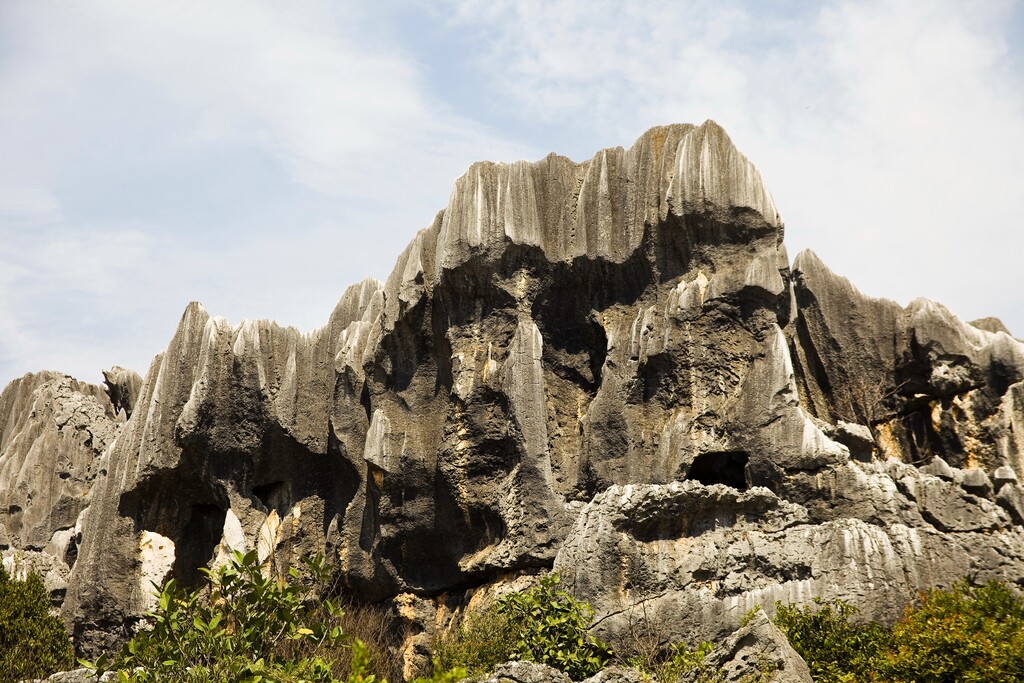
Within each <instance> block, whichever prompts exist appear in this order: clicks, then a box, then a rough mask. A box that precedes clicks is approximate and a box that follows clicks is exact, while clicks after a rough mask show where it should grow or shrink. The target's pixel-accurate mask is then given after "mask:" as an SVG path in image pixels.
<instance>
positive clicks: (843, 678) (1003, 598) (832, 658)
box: [775, 581, 1024, 683]
mask: <svg viewBox="0 0 1024 683" xmlns="http://www.w3.org/2000/svg"><path fill="white" fill-rule="evenodd" d="M856 612H857V610H856V608H854V607H852V606H850V605H848V604H846V603H844V602H842V601H840V600H835V601H833V602H823V601H821V600H815V605H813V606H808V607H787V606H785V605H781V604H776V616H775V623H776V624H777V625H778V626H779V628H781V629H782V630H783V632H785V634H786V636H787V638H789V642H790V644H792V645H793V649H795V650H796V651H797V652H798V653H799V654H800V655H801V656H802V657H803V658H804V660H805V661H806V662H807V665H808V666H809V667H810V669H811V675H812V677H813V678H814V680H815V682H816V683H832V682H841V683H851V682H857V683H861V682H863V681H878V682H879V683H881V682H885V683H1011V682H1012V683H1020V682H1021V681H1024V601H1022V600H1021V598H1020V597H1019V595H1018V594H1016V593H1014V592H1013V591H1012V590H1011V589H1009V588H1008V587H1007V586H1005V585H1004V584H1002V583H999V582H993V583H988V584H984V585H972V584H970V583H969V582H966V581H961V582H959V583H957V584H956V585H955V586H954V587H953V588H951V589H948V590H942V589H934V590H931V591H926V592H924V593H922V594H921V596H920V599H919V601H918V603H917V604H914V605H910V606H908V607H907V608H906V611H905V613H904V616H903V618H902V619H901V620H900V621H898V622H897V623H896V625H895V626H894V627H893V628H892V630H891V631H890V630H887V629H885V628H884V627H882V626H880V625H879V624H875V623H867V624H861V625H855V624H851V623H850V617H852V616H853V615H855V614H856Z"/></svg>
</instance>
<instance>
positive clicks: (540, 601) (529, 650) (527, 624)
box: [434, 574, 612, 681]
mask: <svg viewBox="0 0 1024 683" xmlns="http://www.w3.org/2000/svg"><path fill="white" fill-rule="evenodd" d="M558 582H559V579H558V575H557V574H550V575H548V576H545V577H543V578H541V580H540V583H539V584H538V585H536V586H534V587H533V588H531V589H529V590H526V591H523V592H521V593H513V594H511V595H506V596H504V597H502V598H500V599H499V600H497V601H496V602H495V603H494V604H493V605H491V606H490V607H488V608H487V609H484V610H482V611H480V612H476V613H473V614H470V615H468V616H467V617H466V618H465V619H464V620H463V622H462V624H461V625H460V626H459V627H457V628H456V629H454V630H453V631H451V632H450V633H448V634H446V635H444V636H441V637H439V638H438V639H437V641H436V642H435V644H434V648H435V654H436V656H437V663H436V664H435V667H436V668H440V669H441V670H444V669H450V668H453V667H461V668H464V669H465V670H466V671H467V672H468V673H469V674H470V675H480V674H484V673H487V672H489V671H491V670H492V669H493V668H494V667H495V666H496V665H498V664H500V663H502V662H506V661H509V660H511V659H522V660H526V661H530V662H537V663H538V664H547V665H548V666H551V667H554V668H556V669H560V670H561V671H564V672H565V673H566V674H568V675H569V677H570V678H572V679H573V680H576V681H578V680H582V679H584V678H587V677H588V676H592V675H593V674H595V673H597V672H598V671H600V670H601V669H602V668H603V667H604V666H605V665H606V664H607V663H608V662H609V660H610V659H611V657H612V652H611V649H610V648H609V647H608V646H607V645H605V644H604V643H602V642H601V641H599V640H598V639H596V638H594V637H593V636H591V635H590V634H589V633H588V632H587V629H588V628H589V627H590V625H591V621H592V620H593V615H594V613H593V610H591V608H590V606H589V605H587V604H586V603H584V602H581V601H579V600H577V599H576V598H574V597H573V596H571V595H569V594H568V593H566V592H565V591H563V590H560V589H559V588H558Z"/></svg>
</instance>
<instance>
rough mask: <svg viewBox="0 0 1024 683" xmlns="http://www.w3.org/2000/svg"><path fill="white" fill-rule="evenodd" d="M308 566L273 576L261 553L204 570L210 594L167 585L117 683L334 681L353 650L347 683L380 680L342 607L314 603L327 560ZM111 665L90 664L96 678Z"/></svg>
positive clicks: (131, 645) (121, 658)
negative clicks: (335, 663)
mask: <svg viewBox="0 0 1024 683" xmlns="http://www.w3.org/2000/svg"><path fill="white" fill-rule="evenodd" d="M306 566H307V569H308V576H307V577H303V576H300V573H299V572H298V571H297V570H295V569H294V568H292V569H291V570H290V571H289V575H288V576H287V577H267V576H264V575H263V573H262V572H261V570H260V566H259V562H258V561H257V556H256V551H255V550H254V551H251V552H249V553H247V554H244V555H243V554H241V553H237V552H236V553H235V554H234V555H233V557H232V558H231V560H230V562H229V563H228V564H227V565H225V566H223V567H221V568H219V569H217V570H216V571H206V570H204V571H206V574H207V577H208V579H209V585H208V587H207V588H206V589H205V590H197V591H193V592H185V591H183V590H181V589H179V588H178V586H177V584H176V582H175V581H174V580H173V579H172V580H170V581H168V582H167V584H166V585H165V586H164V588H163V590H162V591H161V592H160V599H159V606H158V607H157V609H156V610H155V611H154V612H152V613H151V614H150V615H149V616H150V618H151V620H152V628H151V629H149V630H143V631H140V632H139V633H137V634H136V635H135V637H133V638H132V639H131V640H130V641H129V642H128V643H127V644H126V645H125V646H124V648H123V649H122V650H121V653H120V654H119V655H118V656H117V657H116V659H115V663H114V664H115V666H114V668H115V669H116V670H117V672H118V680H120V681H122V682H123V683H128V681H134V682H138V683H150V682H153V683H156V682H163V681H174V682H177V681H182V682H186V681H187V682H188V683H221V682H222V681H235V682H238V683H259V682H261V681H267V682H276V683H300V682H301V683H335V680H336V679H335V678H334V676H333V671H332V661H331V660H332V658H336V657H337V656H339V655H340V654H342V653H346V654H348V655H349V659H350V665H349V674H348V677H347V681H348V682H349V683H373V681H374V680H375V677H374V676H373V675H370V674H369V673H368V669H369V667H370V661H369V653H368V650H367V648H366V646H365V645H364V644H363V643H362V642H361V641H359V640H357V639H352V638H350V637H349V636H348V635H347V634H346V633H345V632H344V631H343V630H342V628H341V626H340V625H337V622H338V621H339V620H340V618H341V610H340V609H339V608H338V607H337V606H336V604H335V603H334V602H332V601H331V600H328V599H324V600H316V601H314V600H313V598H317V597H318V596H316V595H315V588H316V587H317V586H322V585H324V583H325V579H326V577H327V573H328V569H327V567H326V565H325V564H324V562H323V559H322V558H317V559H316V560H307V561H306ZM324 613H326V615H327V617H329V618H328V619H324V618H323V617H324ZM106 664H107V660H106V658H105V657H101V658H100V659H99V660H97V662H95V663H91V664H90V663H87V665H88V666H90V667H91V668H93V669H94V670H96V672H97V674H99V673H102V672H103V671H104V670H105V669H106Z"/></svg>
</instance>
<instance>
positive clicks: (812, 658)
mask: <svg viewBox="0 0 1024 683" xmlns="http://www.w3.org/2000/svg"><path fill="white" fill-rule="evenodd" d="M856 613H857V608H856V607H854V606H853V605H850V604H848V603H845V602H843V601H842V600H833V601H831V602H827V601H824V600H822V599H821V598H815V599H814V605H807V606H804V607H795V606H788V605H784V604H782V603H776V604H775V624H776V625H777V626H778V627H779V628H780V629H781V630H782V632H783V633H785V634H786V638H787V639H789V643H790V645H792V646H793V649H794V650H796V651H797V653H798V654H799V655H800V656H801V657H803V658H804V661H805V662H807V666H808V668H809V669H810V670H811V677H812V678H813V679H814V680H815V682H816V683H855V682H856V683H859V682H861V681H872V680H875V678H874V672H875V670H876V669H877V668H878V665H879V661H880V659H881V657H882V653H883V652H884V650H885V648H886V646H887V645H888V643H889V637H890V636H889V633H888V631H886V630H885V628H884V627H882V626H881V625H879V624H877V623H874V622H870V623H866V624H852V623H850V617H852V616H853V615H855V614H856Z"/></svg>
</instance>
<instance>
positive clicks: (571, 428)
mask: <svg viewBox="0 0 1024 683" xmlns="http://www.w3.org/2000/svg"><path fill="white" fill-rule="evenodd" d="M782 237H783V226H782V221H781V219H780V217H779V215H778V212H777V211H776V209H775V206H774V203H773V202H772V199H771V196H770V195H769V193H768V192H767V190H766V189H765V185H764V183H763V182H762V179H761V176H760V174H759V173H758V172H757V170H756V169H755V168H754V166H753V165H752V164H751V163H750V162H749V161H748V160H747V159H746V158H745V157H744V156H743V155H742V154H740V153H739V152H738V151H737V150H736V149H735V147H734V146H733V145H732V142H731V141H730V140H729V138H728V136H727V135H726V134H725V132H724V131H722V129H721V128H719V127H718V126H717V125H715V124H714V123H713V122H707V123H705V124H703V125H701V126H690V125H677V126H666V127H660V128H654V129H651V130H650V131H648V132H647V133H645V134H644V135H643V136H641V138H640V139H639V140H637V142H636V143H635V144H634V145H633V146H632V147H630V148H629V149H623V148H613V149H608V150H603V151H601V152H599V153H598V154H597V155H595V156H594V158H593V159H591V160H589V161H586V162H583V163H576V162H573V161H571V160H569V159H567V158H565V157H559V156H556V155H550V156H548V157H546V158H545V159H542V160H540V161H538V162H535V163H527V162H517V163H514V164H494V163H480V164H475V165H474V166H472V167H471V168H470V169H469V170H468V171H467V173H466V174H465V175H464V176H463V177H461V178H460V179H459V180H458V181H456V184H455V187H454V189H453V192H452V195H451V199H450V201H449V203H448V206H447V207H446V208H445V209H444V210H443V211H441V212H440V213H439V214H438V216H437V217H436V218H435V220H434V222H433V223H432V224H431V225H430V226H429V227H427V228H425V229H424V230H422V231H420V232H419V233H418V234H417V235H416V237H415V238H414V239H413V241H412V242H411V243H410V244H409V246H408V247H407V248H406V250H405V251H404V252H403V253H402V254H401V255H400V257H399V259H398V262H397V264H396V266H395V269H394V271H393V272H392V274H391V276H390V277H389V278H388V280H387V282H385V283H379V282H376V281H373V280H367V281H364V282H362V283H360V284H358V285H355V286H353V287H350V288H349V289H348V290H346V291H345V293H344V295H343V296H342V298H341V301H340V302H339V304H338V306H337V307H336V309H335V311H334V312H333V313H332V315H331V317H330V319H329V321H328V323H327V325H326V326H325V327H324V328H322V329H320V330H317V331H315V332H312V333H309V334H303V333H300V332H298V331H297V330H294V329H292V328H283V327H280V326H278V325H276V324H274V323H270V322H245V323H242V324H240V325H231V324H229V323H228V322H226V321H224V320H223V319H219V318H214V317H211V316H210V315H209V314H208V313H207V312H206V311H205V310H204V309H203V308H202V307H201V306H200V305H198V304H192V305H190V306H189V307H188V308H187V309H186V311H185V314H184V315H183V317H182V319H181V322H180V324H179V327H178V330H177V332H176V334H175V336H174V338H173V339H172V340H171V343H170V345H169V346H168V348H167V350H166V351H165V352H164V353H163V354H161V355H160V356H158V357H157V358H156V359H155V360H154V362H153V364H152V366H151V367H150V369H149V372H148V373H147V376H146V378H145V379H144V380H143V381H142V382H141V384H140V383H139V382H138V381H137V380H136V379H135V378H133V377H132V376H131V375H130V374H128V373H125V372H121V371H119V370H118V369H116V368H115V369H114V370H112V371H110V374H108V375H107V383H108V385H109V387H110V392H111V397H112V398H113V399H114V402H113V404H112V406H111V411H110V417H111V418H112V416H113V415H114V412H115V410H114V409H115V408H116V409H119V410H121V411H123V414H125V415H128V416H129V417H128V421H127V423H126V424H125V425H124V427H123V431H122V432H121V433H120V436H118V437H117V439H116V442H114V443H113V444H112V445H111V446H110V448H109V450H108V451H107V454H106V455H105V456H104V458H105V460H104V467H103V472H104V474H103V475H102V476H99V477H98V478H97V479H96V481H95V484H94V485H93V486H92V489H91V492H90V493H89V500H90V501H91V503H90V505H89V508H88V512H87V513H86V514H85V516H83V517H82V520H81V525H82V545H81V549H80V551H79V554H78V559H77V562H76V563H75V565H74V568H73V571H72V574H71V580H70V586H69V591H68V599H67V601H66V603H65V605H64V614H65V616H66V618H67V619H68V620H69V622H71V623H72V624H73V625H74V629H75V633H76V639H77V642H78V644H79V646H80V648H81V649H82V650H83V651H84V652H86V653H89V654H95V653H98V652H99V651H100V650H101V649H103V648H106V647H109V646H110V645H112V644H113V643H115V642H116V641H117V640H119V639H121V638H123V637H124V636H125V635H126V634H127V632H128V629H130V627H131V624H132V621H133V619H135V618H137V617H138V616H139V615H140V614H141V613H142V612H144V611H145V609H146V607H147V606H148V605H149V601H150V599H151V598H150V592H151V590H152V588H151V582H154V581H155V582H159V581H161V580H163V579H164V578H166V577H167V576H171V575H173V576H176V577H177V578H178V579H179V580H180V581H181V582H183V583H185V584H190V583H192V584H194V583H198V582H199V581H200V580H201V575H200V574H199V573H198V572H197V567H199V566H203V565H206V564H209V563H216V562H221V561H224V558H225V557H226V556H227V554H228V553H229V552H230V551H231V550H244V549H249V548H257V549H258V550H259V555H260V558H261V559H262V560H263V561H265V562H266V564H267V566H268V567H270V568H272V569H281V568H283V567H285V566H287V565H288V564H290V563H292V562H294V561H295V559H296V558H297V557H298V556H299V555H300V554H306V553H316V552H324V553H326V554H327V555H328V557H329V558H330V559H331V560H332V561H334V562H336V564H337V566H338V571H339V573H340V575H341V578H342V579H343V581H344V583H345V584H346V585H347V586H348V588H349V589H351V590H353V591H354V592H355V594H356V595H358V596H360V597H361V598H362V599H366V600H384V599H390V598H394V597H395V596H396V595H409V596H416V597H415V599H416V600H421V601H422V600H427V601H430V600H433V599H435V597H436V596H439V595H442V594H449V595H450V594H454V593H459V592H465V591H472V590H474V589H476V588H477V587H481V586H487V585H490V584H493V583H495V582H497V581H499V580H500V581H505V580H507V579H508V577H509V576H514V575H516V574H522V573H532V572H537V571H540V570H542V569H546V568H549V567H551V566H552V565H554V566H555V567H556V568H558V569H559V570H561V571H562V572H563V573H564V574H567V575H572V576H573V578H574V579H575V582H576V587H577V589H578V590H579V591H580V593H581V595H582V596H584V597H585V598H586V599H588V600H591V601H592V602H593V603H594V606H595V608H597V610H598V612H599V614H601V615H602V625H601V628H602V629H605V630H606V631H609V632H611V631H613V630H614V629H616V628H619V627H621V625H622V623H624V622H623V619H625V618H626V616H628V613H629V610H630V609H635V608H636V606H637V605H638V604H647V603H650V605H651V607H652V609H656V610H661V611H662V613H663V616H666V617H668V616H671V618H672V619H673V620H674V623H676V624H677V632H678V635H680V636H681V637H687V638H691V639H692V638H693V637H694V636H696V635H700V634H704V635H705V637H707V636H710V635H716V634H717V635H722V634H725V633H726V632H728V631H730V630H732V629H734V628H735V627H736V625H737V624H738V619H739V616H740V615H742V614H743V613H744V612H745V611H746V610H748V609H750V608H751V607H753V606H755V605H757V604H763V605H765V606H766V607H769V606H770V605H771V604H773V602H774V600H775V599H782V600H791V601H806V600H809V599H811V598H812V597H814V596H823V597H826V598H828V597H844V598H847V599H850V600H852V601H854V602H855V603H857V604H858V605H860V606H862V607H864V608H865V609H866V611H867V612H868V613H869V614H870V615H873V616H878V617H880V618H888V617H891V616H893V610H894V609H898V608H899V606H900V605H902V604H903V602H904V601H905V600H906V599H908V598H909V597H911V596H912V595H913V593H914V591H915V590H916V589H918V588H921V587H926V586H931V585H935V584H941V583H947V582H951V581H953V580H955V579H957V578H959V577H961V576H963V575H964V574H966V573H973V572H979V573H980V574H979V575H984V576H989V577H992V578H1004V579H1008V580H1011V581H1024V569H1022V566H1021V554H1022V548H1024V546H1022V539H1021V535H1020V534H1021V527H1020V526H1019V524H1020V522H1021V521H1022V515H1024V494H1021V493H1020V491H1021V490H1022V489H1021V488H1020V486H1019V485H1018V483H1017V481H1016V475H1017V473H1019V472H1021V471H1022V468H1024V383H1022V380H1024V344H1022V343H1021V342H1019V341H1017V340H1015V339H1013V338H1012V337H1010V336H1009V334H1007V333H1006V332H1005V330H1002V329H999V326H997V325H995V323H992V322H991V321H988V322H986V321H980V322H977V324H976V325H969V324H966V323H962V322H960V321H959V320H958V319H957V318H956V317H955V316H953V315H952V314H951V313H949V311H947V310H946V309H944V308H942V307H941V306H939V305H937V304H934V303H932V302H927V301H923V300H921V301H916V302H913V303H912V304H911V305H910V306H908V307H906V308H903V307H901V306H899V305H897V304H895V303H893V302H887V301H883V300H875V299H870V298H867V297H864V296H863V295H861V294H860V293H859V292H857V290H856V289H855V288H854V287H853V286H852V285H850V283H848V282H846V281H845V280H844V279H842V278H840V277H837V276H836V275H834V274H832V273H831V272H830V271H828V269H827V268H826V267H825V266H824V265H823V264H822V263H821V262H820V260H818V259H817V257H815V256H814V255H813V254H811V253H810V252H805V253H803V254H801V255H800V256H799V257H798V258H797V260H796V262H795V263H794V266H793V271H792V273H791V271H790V267H789V259H788V256H787V254H786V250H785V247H784V246H783V242H782ZM115 394H116V395H115ZM5 396H6V394H5ZM4 429H5V430H6V429H7V428H6V427H4ZM3 434H4V435H6V434H7V432H6V431H4V432H3ZM4 438H6V436H5V437H4ZM936 458H942V462H943V463H945V464H946V465H947V466H948V470H949V472H948V476H946V475H943V476H934V475H933V474H929V473H928V471H924V470H919V469H918V466H925V465H927V466H928V467H932V466H933V464H934V466H935V467H939V461H938V460H936ZM19 528H20V527H19ZM5 533H8V534H10V531H9V529H7V530H6V531H5ZM18 542H19V543H22V542H23V541H22V540H20V537H19V541H18ZM410 599H412V598H410Z"/></svg>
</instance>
